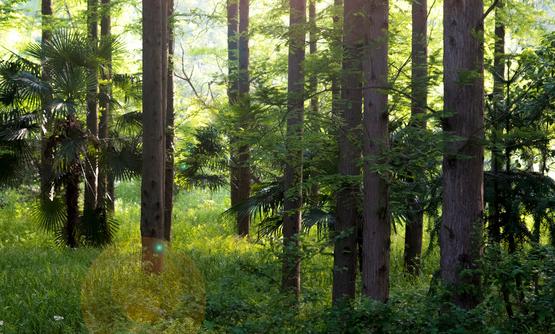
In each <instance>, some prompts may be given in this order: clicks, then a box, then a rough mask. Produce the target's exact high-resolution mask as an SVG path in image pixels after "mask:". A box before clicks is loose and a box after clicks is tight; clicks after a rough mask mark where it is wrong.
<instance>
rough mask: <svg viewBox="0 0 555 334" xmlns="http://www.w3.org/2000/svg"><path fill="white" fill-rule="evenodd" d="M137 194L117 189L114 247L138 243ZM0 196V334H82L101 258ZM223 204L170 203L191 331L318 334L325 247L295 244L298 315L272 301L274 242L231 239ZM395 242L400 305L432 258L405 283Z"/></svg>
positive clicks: (327, 263)
mask: <svg viewBox="0 0 555 334" xmlns="http://www.w3.org/2000/svg"><path fill="white" fill-rule="evenodd" d="M139 186H140V184H139V182H138V181H130V182H125V183H120V184H118V185H117V190H116V194H117V201H116V212H117V215H116V218H117V220H118V221H119V222H120V227H119V231H118V234H117V237H116V241H115V242H116V244H117V245H118V246H119V247H121V248H122V249H126V248H128V249H132V248H134V247H136V246H137V244H138V243H139V240H140V196H139ZM1 196H2V201H0V202H1V203H2V207H1V208H0V321H1V322H0V324H2V323H3V325H1V326H0V333H86V332H87V329H86V327H85V325H84V321H83V317H82V314H81V307H80V305H81V304H80V289H81V285H82V283H83V280H84V279H85V277H86V274H87V271H88V270H89V268H90V266H91V264H92V263H93V261H94V260H95V259H96V258H97V257H98V255H99V254H100V252H101V250H97V249H77V250H73V249H67V248H62V247H58V246H56V245H55V244H54V242H53V241H52V236H50V235H48V234H46V233H45V232H42V231H40V230H39V229H38V228H37V226H35V225H34V224H33V222H32V221H30V220H29V218H28V217H29V216H30V215H29V210H30V207H31V204H32V200H31V199H30V198H27V197H26V196H25V194H22V193H21V192H17V191H13V190H12V191H6V192H2V193H1ZM228 206H229V198H228V195H227V193H226V192H224V191H222V192H215V193H212V192H208V191H200V190H198V191H192V192H185V191H181V192H179V193H178V194H177V196H176V200H175V207H174V225H173V235H172V246H171V247H172V249H173V250H177V251H179V252H183V253H184V254H187V255H188V256H189V257H190V258H191V259H192V260H193V261H194V262H195V264H196V267H197V268H198V269H199V270H200V272H201V273H202V275H203V276H204V280H205V284H206V318H205V321H204V323H203V326H202V329H201V332H203V333H270V332H274V333H284V332H291V333H300V332H307V333H308V332H325V331H326V328H327V327H326V326H327V325H326V321H327V320H326V314H327V313H326V312H328V310H329V306H330V302H331V283H332V260H333V257H332V248H331V246H330V245H329V244H328V242H327V241H326V240H322V239H319V238H318V237H317V235H316V233H314V234H311V235H309V236H306V237H305V242H304V245H305V246H304V248H305V259H304V261H303V264H302V270H303V301H302V306H301V308H300V312H299V314H298V312H296V311H295V310H291V309H290V307H288V304H287V302H286V301H284V300H282V296H281V295H280V293H279V282H280V270H281V265H280V255H281V248H280V246H281V245H280V241H279V239H278V238H264V239H257V238H256V237H253V238H252V239H251V240H250V241H247V240H243V239H239V238H237V237H235V236H234V231H235V227H234V225H233V222H232V221H231V220H230V219H229V218H228V217H225V216H223V215H222V212H224V211H225V209H226V208H227V207H228ZM400 231H401V229H399V232H400ZM402 240H403V236H402V233H399V234H397V235H395V236H394V237H393V249H392V250H393V251H392V294H393V299H395V298H396V297H395V296H403V298H402V300H404V301H407V300H411V298H412V299H418V298H420V297H421V296H422V295H425V294H426V291H427V289H428V285H429V281H430V277H431V275H432V273H433V272H434V270H436V268H437V252H432V253H431V255H429V256H427V257H426V258H425V259H424V260H425V262H424V268H425V272H424V274H423V275H422V276H421V277H419V278H411V277H407V276H405V275H404V274H402V270H401V268H402V250H403V243H402ZM410 295H412V297H410ZM407 296H408V297H407ZM399 300H401V298H400V299H399Z"/></svg>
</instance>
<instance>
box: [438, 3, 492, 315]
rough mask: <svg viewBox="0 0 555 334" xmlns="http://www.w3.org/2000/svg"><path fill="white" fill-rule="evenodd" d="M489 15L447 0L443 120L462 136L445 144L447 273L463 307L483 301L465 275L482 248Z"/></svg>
mask: <svg viewBox="0 0 555 334" xmlns="http://www.w3.org/2000/svg"><path fill="white" fill-rule="evenodd" d="M483 15H484V13H483V2H482V1H481V0H477V1H473V2H472V4H471V5H470V4H467V3H464V2H460V1H457V0H446V1H445V3H444V58H443V65H444V87H445V88H444V89H445V94H444V95H445V97H444V100H445V112H447V113H449V114H450V116H449V117H446V118H445V119H444V120H443V130H444V131H445V133H446V134H448V135H449V136H457V137H459V138H461V139H460V140H456V141H448V142H447V143H446V144H445V153H444V159H443V222H442V226H441V231H440V246H441V277H442V279H443V281H444V283H445V284H446V285H447V286H449V287H452V288H454V290H453V291H454V294H453V301H454V302H455V303H456V304H457V305H459V306H461V307H463V308H472V307H474V306H475V305H477V303H478V302H479V287H480V277H479V275H478V274H475V275H471V277H465V278H463V277H462V276H461V270H464V269H475V268H476V267H477V263H476V261H477V260H478V259H479V257H480V256H481V250H482V244H481V243H482V240H481V238H482V214H483V167H484V148H483V144H482V142H483V138H484V110H483V107H484V100H483V93H484V85H483V84H484V81H483V59H484V51H483ZM461 156H463V157H464V158H462V159H461V158H460V157H461ZM463 286H466V288H465V289H464V291H467V292H466V293H465V292H461V288H462V287H463Z"/></svg>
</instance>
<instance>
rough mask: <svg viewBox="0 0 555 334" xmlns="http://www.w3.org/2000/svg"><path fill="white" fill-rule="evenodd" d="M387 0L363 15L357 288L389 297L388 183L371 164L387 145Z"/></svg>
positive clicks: (372, 3) (374, 1)
mask: <svg viewBox="0 0 555 334" xmlns="http://www.w3.org/2000/svg"><path fill="white" fill-rule="evenodd" d="M388 12H389V4H388V0H369V1H367V2H365V10H364V13H365V15H367V16H366V17H367V19H368V29H365V32H366V36H365V40H366V45H365V48H364V57H363V62H362V66H363V73H364V74H363V75H364V87H365V88H364V89H363V95H364V117H363V129H364V133H363V137H362V138H363V145H362V147H363V152H364V161H365V162H364V197H363V203H364V204H363V206H364V210H363V215H364V225H363V229H362V233H363V235H362V236H363V246H362V256H363V264H362V290H363V294H364V295H366V296H367V297H370V298H371V299H374V300H377V301H382V302H385V301H387V299H388V298H389V253H390V234H391V226H390V212H389V203H388V197H389V194H388V191H389V189H388V182H387V180H386V177H387V175H384V172H377V171H376V166H375V163H383V162H385V161H384V157H383V155H384V151H385V150H386V149H387V148H388V146H389V133H388V123H389V122H388V110H387V96H388V93H387V90H386V89H387V85H388V81H387V73H388V71H387V70H388V68H387V52H388Z"/></svg>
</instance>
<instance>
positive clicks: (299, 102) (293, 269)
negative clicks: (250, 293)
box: [282, 0, 306, 300]
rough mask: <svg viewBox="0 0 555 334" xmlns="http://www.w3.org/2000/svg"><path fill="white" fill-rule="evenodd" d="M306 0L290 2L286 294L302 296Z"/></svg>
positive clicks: (285, 188) (285, 216)
mask: <svg viewBox="0 0 555 334" xmlns="http://www.w3.org/2000/svg"><path fill="white" fill-rule="evenodd" d="M305 25H306V0H291V1H290V21H289V60H288V64H289V66H288V98H287V134H286V136H287V138H286V151H287V153H286V161H285V173H284V191H285V200H284V211H285V212H284V217H283V268H282V290H283V291H284V292H290V293H294V294H295V296H296V297H297V300H298V299H299V298H300V294H301V254H300V242H299V237H300V232H301V207H302V189H301V188H302V175H303V150H302V141H303V127H304V83H305V80H304V64H303V63H304V59H305V40H306V27H305Z"/></svg>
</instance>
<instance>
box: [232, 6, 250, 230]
mask: <svg viewBox="0 0 555 334" xmlns="http://www.w3.org/2000/svg"><path fill="white" fill-rule="evenodd" d="M249 51H250V50H249V0H240V2H239V73H238V81H239V83H238V88H239V107H240V121H239V122H240V124H239V126H240V128H243V129H247V128H248V127H249V122H250V119H251V117H250V101H249V87H250V76H249V59H250V55H249V54H250V52H249ZM240 141H244V138H242V139H241V140H240ZM236 154H237V156H236V160H237V166H236V172H237V175H236V184H235V186H236V187H237V190H236V194H237V196H236V198H235V200H236V204H238V203H242V202H244V201H246V200H247V199H248V198H249V196H250V189H251V172H250V146H249V145H248V144H245V143H244V142H242V143H240V144H239V147H238V151H237V152H236ZM237 230H238V233H239V235H240V236H243V237H246V236H248V235H249V230H250V217H249V215H248V214H238V215H237Z"/></svg>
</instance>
